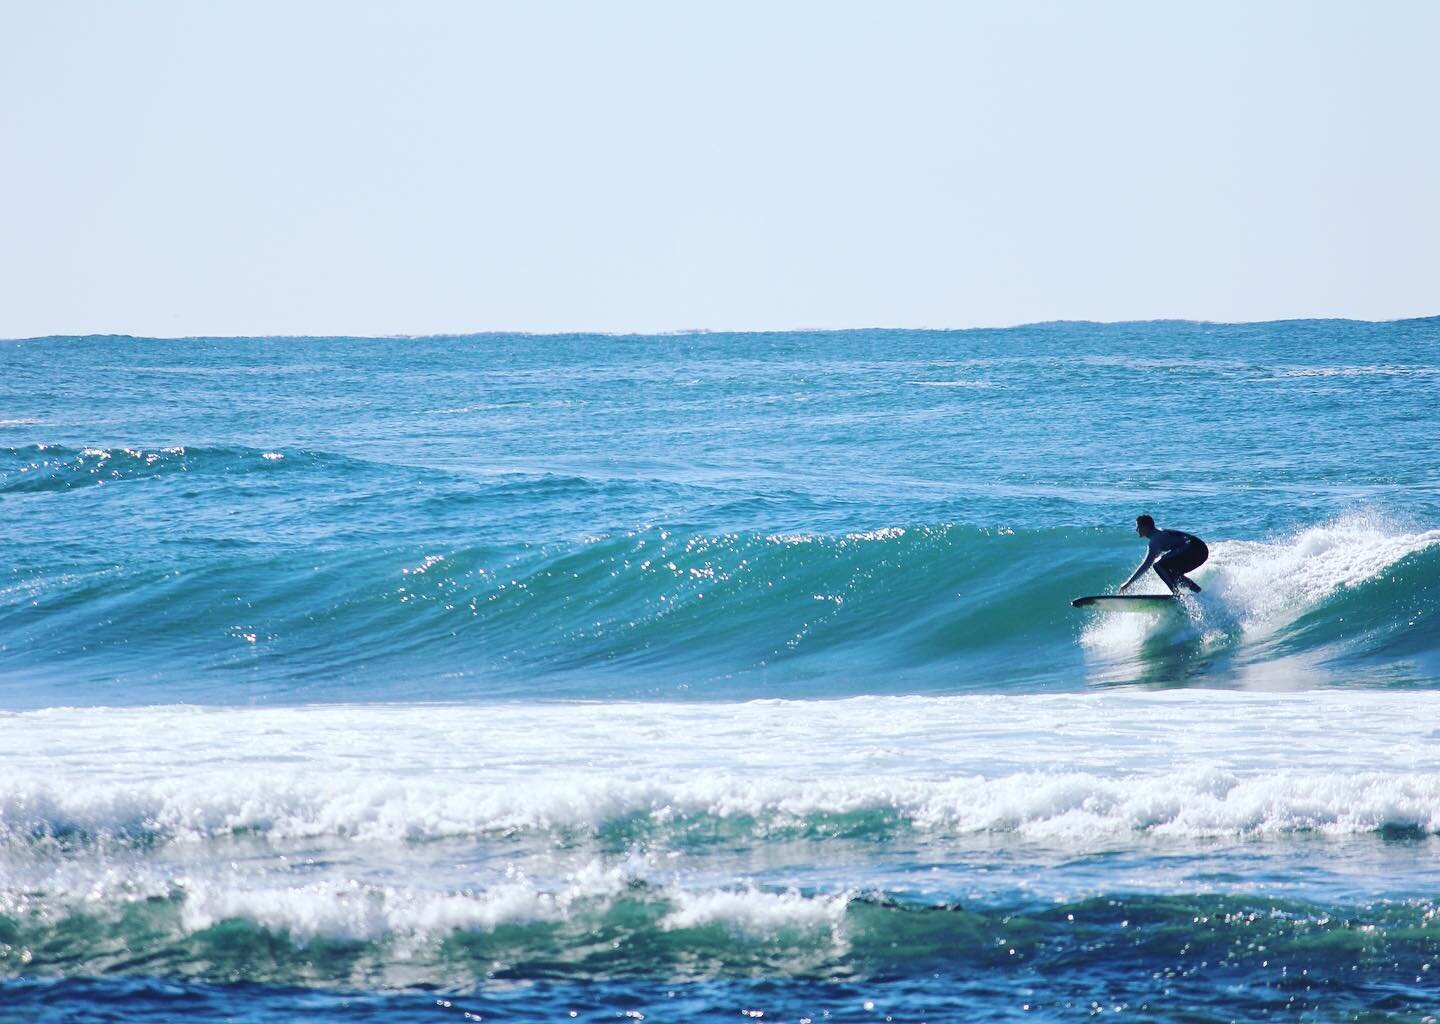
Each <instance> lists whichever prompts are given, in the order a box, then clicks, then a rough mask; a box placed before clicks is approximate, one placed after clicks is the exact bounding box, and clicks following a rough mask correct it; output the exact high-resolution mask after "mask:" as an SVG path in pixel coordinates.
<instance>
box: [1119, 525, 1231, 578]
mask: <svg viewBox="0 0 1440 1024" xmlns="http://www.w3.org/2000/svg"><path fill="white" fill-rule="evenodd" d="M1135 532H1136V533H1138V534H1139V535H1140V536H1142V537H1144V538H1145V539H1146V540H1148V541H1149V542H1150V550H1149V551H1147V552H1146V553H1145V561H1143V562H1141V563H1140V568H1138V569H1136V570H1135V571H1134V572H1133V573H1131V574H1130V578H1129V579H1128V580H1126V581H1125V582H1124V583H1122V584H1120V593H1122V594H1123V593H1125V589H1126V588H1127V587H1129V586H1130V584H1132V583H1134V582H1135V581H1136V580H1138V579H1139V578H1140V577H1141V575H1143V574H1144V572H1145V570H1146V569H1148V568H1150V567H1151V566H1152V565H1153V566H1154V567H1155V575H1157V576H1159V577H1160V578H1161V579H1162V580H1164V581H1165V585H1166V586H1167V587H1169V588H1170V593H1172V594H1175V595H1177V596H1178V595H1179V593H1180V588H1181V587H1182V586H1183V587H1188V588H1189V589H1190V590H1192V591H1194V592H1195V593H1197V594H1198V593H1200V585H1199V584H1198V583H1196V582H1195V581H1194V580H1192V579H1190V578H1189V577H1188V576H1186V575H1185V574H1186V573H1187V572H1192V571H1193V570H1195V569H1198V568H1199V567H1200V566H1202V565H1204V564H1205V559H1207V558H1209V557H1210V549H1209V548H1207V547H1206V546H1205V542H1204V541H1203V540H1201V539H1200V538H1199V537H1196V536H1195V535H1194V534H1191V533H1182V532H1181V531H1180V530H1159V529H1156V527H1155V520H1153V519H1151V518H1150V517H1149V516H1145V515H1140V516H1136V517H1135Z"/></svg>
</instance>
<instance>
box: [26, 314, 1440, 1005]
mask: <svg viewBox="0 0 1440 1024" xmlns="http://www.w3.org/2000/svg"><path fill="white" fill-rule="evenodd" d="M1437 380H1440V325H1437V321H1409V322H1402V323H1394V324H1357V323H1345V322H1324V323H1305V322H1296V323H1280V324H1263V325H1224V324H1184V323H1143V324H1115V325H1096V324H1048V325H1037V326H1033V327H1026V328H1018V329H1014V330H1004V331H965V332H909V331H857V332H842V333H802V334H764V335H680V336H673V337H664V338H657V337H604V338H601V337H595V336H566V337H545V338H536V337H521V336H506V335H485V336H475V337H465V338H419V339H383V340H380V339H369V340H366V339H354V338H331V339H316V338H312V339H228V340H218V339H187V340H184V341H178V342H163V341H155V340H150V339H135V338H51V339H38V340H34V341H24V342H16V343H0V556H3V563H0V1024H10V1022H11V1021H15V1022H25V1024H30V1022H33V1021H47V1022H48V1021H56V1022H59V1021H73V1020H79V1019H87V1020H88V1019H124V1020H127V1021H152V1020H153V1021H172V1020H181V1019H183V1020H187V1021H216V1022H219V1021H225V1022H231V1024H233V1022H236V1021H241V1022H247V1024H248V1022H266V1024H268V1022H269V1021H273V1020H299V1019H304V1020H307V1021H309V1020H322V1021H329V1020H334V1021H337V1022H338V1021H341V1020H344V1021H353V1020H357V1019H358V1020H373V1021H385V1022H386V1024H394V1022H401V1024H412V1022H414V1024H421V1022H426V1024H433V1022H435V1021H444V1020H456V1021H474V1020H477V1019H479V1020H485V1019H511V1020H542V1019H543V1020H548V1019H556V1020H582V1021H594V1022H599V1021H608V1022H613V1021H615V1020H636V1019H644V1018H649V1019H652V1020H721V1019H726V1020H733V1019H735V1018H736V1017H737V1016H741V1017H743V1018H745V1019H750V1020H786V1021H792V1022H802V1024H804V1022H812V1021H821V1020H826V1021H831V1022H835V1021H846V1022H849V1021H854V1022H860V1021H864V1022H866V1024H873V1022H875V1021H877V1020H880V1019H885V1020H892V1021H896V1022H900V1021H904V1022H915V1021H928V1022H932V1024H933V1022H950V1021H967V1022H968V1021H975V1020H987V1021H1018V1020H1022V1019H1026V1020H1034V1019H1041V1020H1054V1021H1060V1020H1079V1019H1081V1018H1082V1017H1083V1018H1091V1017H1098V1016H1102V1015H1104V1016H1109V1015H1112V1014H1113V1015H1116V1016H1121V1015H1128V1016H1131V1017H1134V1018H1135V1019H1139V1020H1155V1021H1161V1020H1163V1021H1170V1020H1185V1021H1193V1022H1205V1024H1210V1022H1228V1021H1234V1020H1273V1021H1289V1022H1294V1024H1301V1022H1304V1024H1313V1022H1315V1021H1321V1020H1324V1021H1329V1020H1341V1019H1345V1020H1350V1019H1364V1020H1370V1019H1375V1020H1379V1019H1382V1017H1383V1018H1384V1019H1387V1020H1390V1019H1393V1020H1397V1021H1399V1020H1404V1021H1416V1020H1424V1019H1428V1018H1427V1017H1426V1015H1427V1014H1430V1015H1433V1013H1434V1007H1435V1006H1437V1005H1440V987H1437V985H1440V963H1437V961H1436V956H1435V953H1436V950H1437V948H1440V942H1437V938H1440V931H1437V929H1440V905H1437V902H1436V892H1437V885H1436V882H1437V878H1436V872H1435V867H1434V865H1435V864H1436V854H1437V852H1440V845H1437V844H1440V757H1437V754H1436V753H1435V752H1436V751H1437V750H1440V731H1437V723H1440V703H1437V701H1440V630H1437V628H1436V622H1437V621H1440V620H1437V613H1440V591H1437V584H1436V580H1437V578H1440V486H1437V478H1436V475H1435V461H1434V450H1435V448H1434V429H1433V424H1434V409H1433V407H1434V393H1435V385H1436V382H1437ZM1139 512H1150V513H1152V514H1153V515H1155V516H1156V517H1157V519H1159V520H1160V522H1161V523H1162V525H1169V526H1173V527H1177V528H1181V529H1186V530H1190V531H1192V532H1195V533H1197V534H1199V535H1200V536H1203V537H1204V538H1206V540H1207V542H1208V543H1209V547H1210V551H1211V558H1210V561H1209V562H1208V563H1207V564H1205V565H1204V566H1203V567H1201V568H1200V569H1199V570H1198V571H1197V572H1196V573H1195V578H1196V579H1197V580H1198V581H1199V582H1200V583H1201V584H1202V586H1203V588H1204V589H1203V592H1202V593H1200V594H1199V595H1198V596H1195V597H1192V598H1186V599H1185V600H1184V601H1183V602H1181V603H1180V604H1179V605H1177V606H1174V607H1171V608H1169V609H1167V610H1165V611H1163V612H1160V613H1154V612H1151V613H1138V614H1137V613H1131V614H1115V613H1110V614H1096V613H1094V612H1092V611H1084V610H1078V609H1075V608H1072V607H1071V605H1070V600H1071V599H1072V598H1074V597H1076V596H1079V595H1082V594H1087V593H1104V592H1107V591H1108V590H1110V589H1112V588H1113V587H1114V586H1115V585H1116V584H1117V583H1118V582H1119V581H1120V580H1122V579H1124V578H1125V576H1126V575H1127V574H1128V573H1129V571H1130V570H1131V568H1132V567H1133V566H1134V565H1135V564H1136V563H1137V562H1138V561H1139V559H1140V557H1141V554H1142V547H1141V545H1140V543H1139V541H1138V540H1137V538H1136V537H1135V536H1134V534H1133V532H1132V529H1131V526H1130V524H1131V523H1132V522H1133V517H1134V516H1135V515H1136V514H1137V513H1139ZM1143 586H1144V587H1145V588H1147V589H1153V588H1154V587H1155V586H1156V581H1155V580H1154V578H1153V577H1152V578H1151V579H1149V580H1146V581H1145V583H1144V584H1143Z"/></svg>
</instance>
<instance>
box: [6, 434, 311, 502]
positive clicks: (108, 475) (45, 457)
mask: <svg viewBox="0 0 1440 1024" xmlns="http://www.w3.org/2000/svg"><path fill="white" fill-rule="evenodd" d="M287 458H288V459H289V461H288V463H287V461H286V460H287ZM336 461H340V457H338V456H334V455H326V454H324V453H320V452H312V451H293V450H292V451H289V452H284V451H270V450H264V449H257V448H234V447H218V448H203V447H201V448H197V447H187V446H179V445H177V446H173V447H167V448H126V447H99V446H94V447H83V448H74V447H66V446H64V445H52V444H33V445H25V446H23V447H18V448H0V494H26V493H34V492H39V491H59V490H68V489H70V488H75V487H91V486H97V485H102V484H107V483H119V482H122V481H129V480H139V479H149V478H155V477H163V476H169V475H172V474H177V473H206V474H213V473H255V472H267V471H273V470H277V469H289V468H291V467H293V466H295V465H296V463H297V462H299V463H306V464H311V465H314V464H318V463H325V462H336Z"/></svg>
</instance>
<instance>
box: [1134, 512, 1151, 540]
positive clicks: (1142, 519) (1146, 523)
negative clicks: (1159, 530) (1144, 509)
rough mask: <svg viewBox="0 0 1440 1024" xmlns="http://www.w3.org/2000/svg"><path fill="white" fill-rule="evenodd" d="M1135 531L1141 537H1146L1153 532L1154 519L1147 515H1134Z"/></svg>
mask: <svg viewBox="0 0 1440 1024" xmlns="http://www.w3.org/2000/svg"><path fill="white" fill-rule="evenodd" d="M1135 532H1136V533H1138V534H1139V535H1140V536H1142V537H1148V536H1150V535H1151V534H1152V533H1154V532H1155V520H1153V519H1151V518H1150V517H1149V516H1147V515H1138V516H1136V517H1135Z"/></svg>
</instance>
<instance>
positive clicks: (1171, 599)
mask: <svg viewBox="0 0 1440 1024" xmlns="http://www.w3.org/2000/svg"><path fill="white" fill-rule="evenodd" d="M1070 603H1071V604H1072V605H1074V606H1075V607H1076V608H1094V609H1095V610H1096V611H1103V612H1158V611H1164V610H1165V609H1166V608H1169V607H1172V606H1173V605H1174V604H1175V595H1174V594H1095V595H1092V596H1090V597H1077V598H1076V599H1075V600H1073V601H1071V602H1070Z"/></svg>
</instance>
